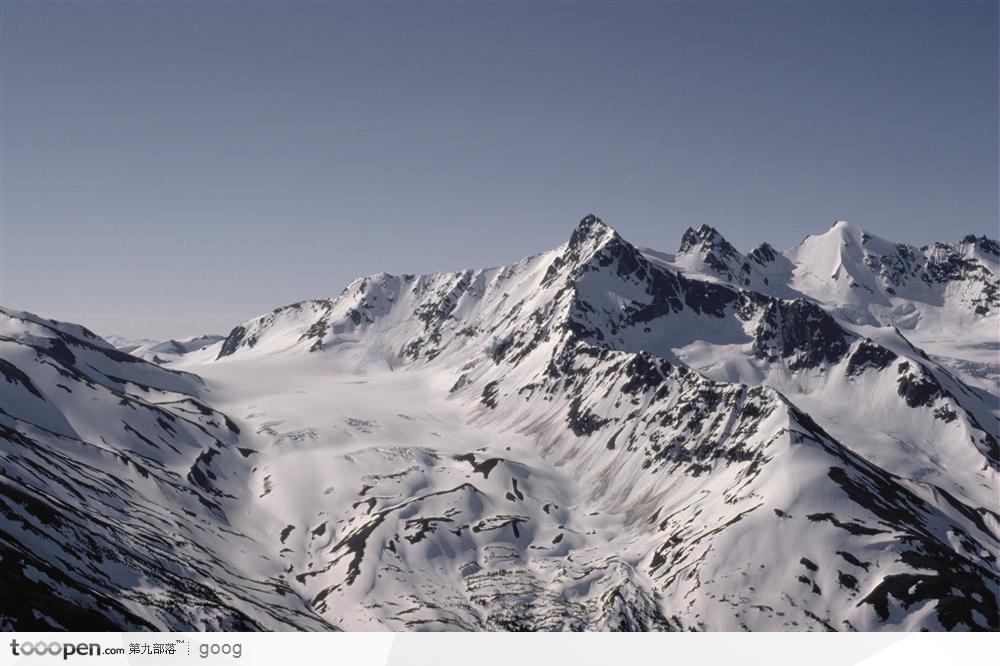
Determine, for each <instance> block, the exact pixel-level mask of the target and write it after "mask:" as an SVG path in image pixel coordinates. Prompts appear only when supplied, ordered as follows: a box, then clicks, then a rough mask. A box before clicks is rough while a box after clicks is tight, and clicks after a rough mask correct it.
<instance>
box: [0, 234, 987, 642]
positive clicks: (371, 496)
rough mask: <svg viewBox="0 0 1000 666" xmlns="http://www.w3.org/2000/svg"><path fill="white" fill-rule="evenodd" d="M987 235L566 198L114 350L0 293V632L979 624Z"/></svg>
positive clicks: (983, 604) (983, 603) (983, 599)
mask: <svg viewBox="0 0 1000 666" xmlns="http://www.w3.org/2000/svg"><path fill="white" fill-rule="evenodd" d="M998 254H1000V252H998V246H997V243H996V241H993V240H990V239H986V238H976V237H971V236H969V237H965V238H963V239H962V240H960V241H959V242H957V243H954V244H951V245H945V244H935V245H932V246H927V247H922V248H916V247H911V246H907V245H902V244H894V243H890V242H888V241H885V240H882V239H879V238H878V237H876V236H874V235H872V234H870V233H868V232H865V231H864V230H861V229H857V228H854V227H852V226H850V225H848V224H846V223H842V222H838V223H837V224H835V225H834V226H833V227H832V228H831V229H830V230H828V231H827V232H826V233H824V234H820V235H818V236H809V237H807V238H805V239H804V240H803V241H802V242H801V243H800V244H799V245H797V246H796V247H795V248H792V249H790V250H787V251H785V252H779V251H777V250H776V249H774V248H773V247H771V246H770V245H767V244H761V245H759V246H758V247H757V248H755V249H753V250H751V251H750V252H748V253H747V254H743V253H741V252H740V251H739V250H737V249H736V248H735V247H734V246H732V245H731V244H730V243H729V242H728V241H726V240H725V239H724V238H723V237H722V236H721V234H719V232H718V231H716V230H714V229H712V228H710V227H704V226H703V227H701V228H699V229H689V230H688V231H687V232H686V233H685V234H684V236H683V238H682V241H681V245H680V249H679V251H678V252H677V253H676V254H669V253H663V252H658V251H654V250H649V249H644V248H640V247H637V246H635V245H632V244H630V243H629V242H627V241H626V240H625V239H623V238H622V237H621V236H620V235H619V234H618V233H616V232H615V231H614V230H613V229H611V228H610V227H608V226H607V225H605V224H604V223H603V222H602V221H600V220H599V219H597V218H596V217H594V216H587V217H586V218H584V219H583V220H582V221H581V222H580V223H579V225H578V226H577V227H576V229H575V230H574V231H573V232H572V234H571V236H570V238H569V240H568V242H566V243H564V244H563V245H561V246H560V247H558V248H556V249H554V250H552V251H549V252H546V253H543V254H539V255H536V256H532V257H528V258H526V259H523V260H521V261H518V262H516V263H514V264H511V265H509V266H504V267H498V268H490V269H483V270H470V271H463V272H459V273H441V274H433V275H423V276H414V275H402V276H393V275H387V274H379V275H374V276H370V277H366V278H362V279H359V280H356V281H354V282H352V283H351V284H349V285H348V286H347V287H346V288H345V289H344V291H343V292H342V293H341V294H340V295H339V296H338V297H336V298H331V299H323V300H316V301H306V302H302V303H297V304H294V305H290V306H286V307H282V308H278V309H276V310H274V311H273V312H271V313H269V314H267V315H264V316H262V317H258V318H256V319H253V320H250V321H248V322H245V323H243V324H241V325H239V326H237V327H236V328H234V329H233V330H232V331H231V332H230V333H229V334H228V335H227V336H224V337H223V336H196V337H193V338H188V339H184V340H180V341H177V340H173V341H168V342H167V343H155V342H152V341H143V342H142V343H126V342H125V341H122V344H123V347H124V345H125V344H128V345H129V346H128V347H127V349H128V351H130V352H131V353H125V352H124V351H121V350H118V349H115V348H114V347H113V346H112V345H110V344H108V343H107V342H105V341H104V340H102V339H100V338H98V337H97V336H95V335H94V334H92V333H91V332H89V331H87V330H86V329H84V328H82V327H79V326H75V325H71V324H64V323H60V322H55V321H50V320H46V319H42V318H39V317H36V316H34V315H30V314H27V313H22V312H13V311H9V310H4V311H3V314H2V317H3V319H2V322H3V327H2V337H0V350H2V360H0V370H2V373H3V376H4V380H5V381H3V382H0V390H2V405H0V407H2V411H0V442H2V457H0V461H2V471H3V474H2V476H0V488H2V490H0V511H2V516H3V520H2V522H0V557H2V558H3V562H4V567H5V571H6V572H7V573H6V574H5V576H4V577H3V578H2V580H0V600H2V601H0V625H2V626H3V627H4V628H5V629H14V630H28V629H46V628H61V629H73V630H82V629H101V628H115V629H141V628H158V629H169V630H186V629H223V630H225V629H306V630H329V629H335V628H342V629H351V630H359V629H395V630H449V629H458V630H498V629H500V630H504V629H511V630H693V629H695V630H741V629H743V630H774V629H802V630H916V629H929V630H994V631H995V630H997V629H998V628H1000V626H998V605H997V596H998V584H1000V578H998V569H997V555H998V548H1000V544H998V531H1000V516H998V510H1000V507H998V506H997V497H998V490H1000V487H998V474H1000V451H998V444H997V432H998V408H997V404H998V390H997V379H998V376H1000V362H998V359H997V354H998V349H1000V344H998V339H997V326H998V323H1000V299H998V279H997V276H998V263H1000V256H998Z"/></svg>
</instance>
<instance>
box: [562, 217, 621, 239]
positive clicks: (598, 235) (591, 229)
mask: <svg viewBox="0 0 1000 666" xmlns="http://www.w3.org/2000/svg"><path fill="white" fill-rule="evenodd" d="M612 235H616V232H615V230H614V229H612V228H611V227H609V226H608V225H607V224H605V223H604V221H603V220H601V218H599V217H597V216H596V215H594V214H592V213H591V214H588V215H586V216H585V217H584V218H583V219H582V220H580V223H579V224H577V225H576V229H574V230H573V235H572V236H570V239H569V243H570V245H575V246H579V245H581V244H583V243H586V242H587V241H589V240H596V241H598V242H600V241H603V240H606V239H607V238H609V237H610V236H612Z"/></svg>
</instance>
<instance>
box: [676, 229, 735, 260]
mask: <svg viewBox="0 0 1000 666" xmlns="http://www.w3.org/2000/svg"><path fill="white" fill-rule="evenodd" d="M701 248H704V249H705V250H706V251H709V252H710V251H713V250H716V251H718V252H719V253H720V254H722V255H724V256H734V255H736V254H738V252H737V251H736V248H734V247H733V246H732V245H731V244H730V243H729V241H727V240H726V239H725V237H724V236H723V235H722V234H720V233H719V231H718V230H717V229H716V228H715V227H710V226H709V225H707V224H703V225H701V226H700V227H698V228H697V229H694V228H692V227H688V229H687V231H685V232H684V235H683V236H682V237H681V246H680V250H679V254H690V253H694V252H697V251H698V250H699V249H701Z"/></svg>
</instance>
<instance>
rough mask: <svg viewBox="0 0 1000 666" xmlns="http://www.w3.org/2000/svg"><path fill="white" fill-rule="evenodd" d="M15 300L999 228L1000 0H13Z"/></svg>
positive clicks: (73, 301) (202, 311)
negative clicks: (614, 239) (626, 246)
mask: <svg viewBox="0 0 1000 666" xmlns="http://www.w3.org/2000/svg"><path fill="white" fill-rule="evenodd" d="M0 18H2V35H0V37H2V46H0V48H2V53H0V56H2V60H0V75H2V90H0V93H2V100H0V105H2V106H0V112H2V119H0V129H2V137H0V144H2V155H0V158H2V164H0V167H2V183H0V194H2V201H0V214H2V233H0V242H2V248H0V262H2V263H0V302H2V304H3V305H5V306H8V307H13V308H17V309H25V310H30V311H33V312H37V313H39V314H42V315H45V316H50V317H55V318H58V319H64V320H69V321H76V322H79V323H83V324H85V325H88V326H90V327H92V328H93V329H95V330H96V331H98V332H99V333H102V334H111V333H119V334H123V335H126V336H142V335H146V336H150V337H155V338H160V339H162V338H165V337H169V336H181V335H188V334H194V333H200V332H226V331H228V329H229V328H230V327H231V326H232V325H234V324H236V323H239V322H240V321H242V320H244V319H246V318H248V317H251V316H254V315H256V314H259V313H262V312H266V311H269V310H271V309H273V308H274V307H277V306H279V305H283V304H286V303H289V302H293V301H298V300H302V299H306V298H314V297H320V296H333V295H336V294H338V293H339V292H340V290H341V288H342V287H343V286H344V284H345V283H346V282H348V281H349V280H350V279H351V278H353V277H355V276H358V275H363V274H368V273H374V272H378V271H383V270H384V271H388V272H392V273H403V272H414V273H416V272H431V271H439V270H455V269H461V268H469V267H481V266H488V265H497V264H503V263H507V262H510V261H512V260H515V259H517V258H519V257H522V256H525V255H528V254H533V253H536V252H539V251H543V250H546V249H549V248H551V247H554V246H556V245H558V244H559V243H561V242H563V241H564V240H566V239H567V238H568V237H569V234H570V232H571V231H572V228H573V226H574V225H575V224H576V222H577V221H578V220H579V219H580V218H581V217H582V216H583V215H585V214H586V213H588V212H594V213H596V214H598V215H600V216H601V217H603V218H604V220H605V221H606V222H608V223H609V224H611V225H612V226H614V227H615V228H617V229H618V230H619V231H620V232H621V233H622V235H623V236H625V237H626V238H627V239H629V240H632V241H633V242H635V243H637V244H640V245H645V246H650V247H654V248H658V249H663V250H666V251H674V250H675V249H676V247H677V245H678V243H679V240H680V235H681V233H682V232H683V230H684V229H685V228H686V227H687V226H690V225H697V224H701V223H708V224H711V225H713V226H715V227H717V228H718V229H719V230H720V231H722V233H723V234H724V235H726V236H727V238H729V239H730V241H732V242H733V243H734V244H735V245H736V246H737V247H740V248H742V249H748V248H750V247H752V246H753V245H756V243H757V242H759V241H762V240H766V241H769V242H770V243H772V244H773V245H775V246H777V247H779V248H784V247H790V246H792V245H794V244H795V243H796V242H798V240H799V239H801V238H802V237H803V236H805V235H806V234H808V233H819V232H821V231H823V230H825V229H826V228H827V227H828V226H829V225H830V224H831V222H832V221H833V220H835V219H847V220H849V221H851V222H852V223H853V224H856V225H858V226H861V227H864V228H866V229H869V230H870V231H872V232H874V233H876V234H878V235H881V236H884V237H887V238H889V239H892V240H898V241H904V242H909V243H913V244H924V243H927V242H929V241H931V240H948V241H952V240H957V239H958V238H959V237H961V236H962V235H963V234H965V233H976V234H984V233H985V234H987V235H990V236H994V237H995V236H997V235H998V234H997V225H998V221H997V220H998V177H1000V174H998V157H997V155H998V130H997V117H998V83H997V81H998V65H997V63H998V38H997V33H998V8H997V3H996V2H976V3H962V2H942V3H933V2H919V3H917V2H915V3H907V2H885V3H846V2H845V3H788V2H780V3H751V2H741V3H735V2H731V3H704V2H703V3H681V2H661V3H655V2H652V3H595V2H591V3H568V2H559V3H555V2H552V3H532V2H521V3H509V2H508V3H499V2H497V3H480V2H455V3H448V2H441V3H419V2H400V3H386V4H371V3H367V4H359V3H351V4H348V3H315V2H314V3H294V4H292V3H263V2H256V3H233V2H227V3H179V2H155V3H131V4H130V3H107V4H104V3H98V2H80V3H61V2H36V3H21V2H10V1H7V0H4V2H3V4H2V16H0Z"/></svg>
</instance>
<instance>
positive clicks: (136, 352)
mask: <svg viewBox="0 0 1000 666" xmlns="http://www.w3.org/2000/svg"><path fill="white" fill-rule="evenodd" d="M225 337H226V336H224V335H192V336H190V337H186V338H179V339H174V338H171V339H170V340H166V341H164V342H153V341H149V342H146V343H144V344H140V345H137V346H135V347H132V348H131V349H127V351H128V353H130V354H132V355H133V356H138V357H139V358H142V359H145V360H147V361H152V362H153V363H159V364H160V365H164V364H166V363H170V362H173V361H176V360H177V359H179V358H180V357H181V356H184V355H185V354H190V353H191V352H196V351H200V350H202V349H204V348H205V347H208V346H210V345H213V344H215V343H216V342H218V341H220V340H222V339H224V338H225ZM119 349H121V347H119ZM123 351H126V350H123Z"/></svg>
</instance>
